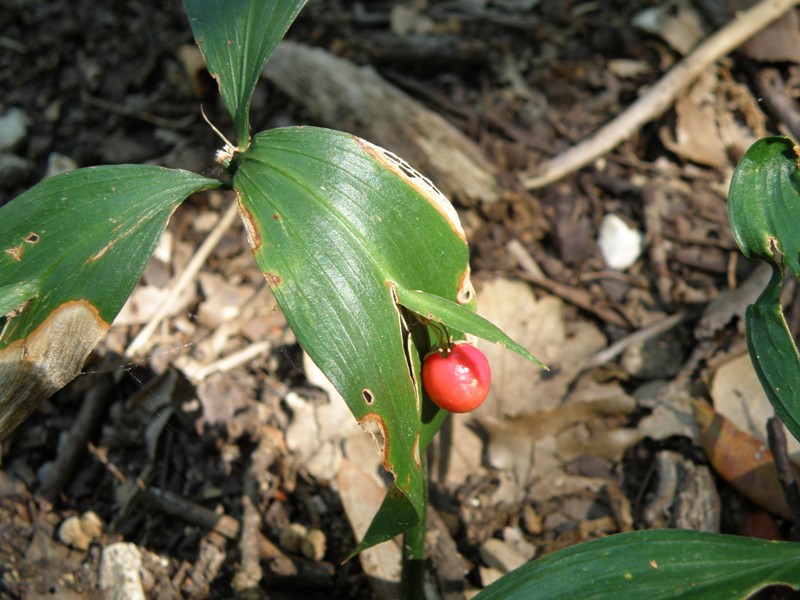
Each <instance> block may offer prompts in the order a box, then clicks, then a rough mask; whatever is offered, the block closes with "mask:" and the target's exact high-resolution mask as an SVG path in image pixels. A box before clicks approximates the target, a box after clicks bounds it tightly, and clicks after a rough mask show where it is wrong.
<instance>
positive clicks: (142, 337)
mask: <svg viewBox="0 0 800 600" xmlns="http://www.w3.org/2000/svg"><path fill="white" fill-rule="evenodd" d="M238 212H239V210H238V207H237V205H236V204H231V205H230V207H228V211H227V212H226V213H225V214H224V215H222V217H221V218H220V220H219V221H217V224H216V225H215V226H214V229H213V230H212V231H211V233H209V234H208V237H207V238H206V239H205V240H203V243H202V244H201V245H200V247H199V248H198V249H197V252H195V254H194V256H192V259H191V260H190V261H189V263H188V264H187V265H186V268H185V269H184V270H183V272H182V273H181V274H180V275H179V276H178V278H177V279H176V280H175V283H174V284H173V285H172V287H171V288H170V290H169V293H168V294H167V296H166V298H164V300H163V302H162V303H161V306H159V307H158V310H157V311H156V313H155V314H154V315H153V317H152V318H151V319H150V322H149V323H147V325H145V326H144V328H143V329H142V330H141V331H140V332H139V335H137V336H136V337H135V338H134V340H133V341H132V342H131V343H130V345H129V346H128V348H127V349H126V350H125V354H126V355H127V356H130V357H133V356H135V355H136V353H138V352H141V351H142V350H144V348H145V346H146V345H147V343H148V341H149V340H150V337H151V336H152V335H153V332H155V330H156V328H157V327H158V326H159V325H160V324H161V321H163V320H164V318H165V317H166V316H167V314H169V311H170V310H171V308H172V305H173V303H174V302H175V301H176V300H177V299H178V298H179V297H180V296H181V294H183V292H184V290H185V289H186V288H187V287H188V286H189V285H191V284H192V282H194V280H195V277H197V273H198V272H199V271H200V269H201V268H202V266H203V265H204V264H205V262H206V259H207V258H208V257H209V255H210V254H211V253H212V252H213V251H214V248H216V247H217V244H219V242H220V240H221V239H222V236H223V235H225V232H226V231H227V230H228V228H229V227H230V226H231V225H232V224H233V222H234V220H235V219H236V215H237V213H238Z"/></svg>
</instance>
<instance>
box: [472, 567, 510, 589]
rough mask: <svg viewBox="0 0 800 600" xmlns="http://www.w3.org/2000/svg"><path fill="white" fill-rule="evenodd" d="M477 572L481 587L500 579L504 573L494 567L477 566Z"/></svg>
mask: <svg viewBox="0 0 800 600" xmlns="http://www.w3.org/2000/svg"><path fill="white" fill-rule="evenodd" d="M478 572H479V573H480V574H481V583H482V584H483V587H486V586H487V585H490V584H492V583H494V582H495V581H497V580H498V579H500V578H501V577H502V576H503V575H505V573H503V571H501V570H500V569H495V568H494V567H484V566H480V567H478Z"/></svg>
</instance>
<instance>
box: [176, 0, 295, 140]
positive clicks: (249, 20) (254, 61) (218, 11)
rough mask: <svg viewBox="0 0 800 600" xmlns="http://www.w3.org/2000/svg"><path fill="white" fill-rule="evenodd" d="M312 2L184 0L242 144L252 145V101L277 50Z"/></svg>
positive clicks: (197, 39) (199, 44)
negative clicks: (270, 59)
mask: <svg viewBox="0 0 800 600" xmlns="http://www.w3.org/2000/svg"><path fill="white" fill-rule="evenodd" d="M305 3H306V0H268V1H267V0H224V1H221V0H184V2H183V5H184V9H185V10H186V14H187V15H188V16H189V23H190V25H191V27H192V32H193V33H194V37H195V40H196V41H197V45H198V46H199V47H200V50H201V51H202V53H203V56H204V57H205V59H206V65H207V67H208V72H209V73H210V74H211V76H212V77H214V79H216V80H217V82H218V83H219V88H220V93H221V94H222V100H223V102H225V106H226V107H227V109H228V112H229V113H230V115H231V117H232V118H233V122H234V125H235V127H236V136H237V143H238V145H239V147H240V148H245V147H247V144H248V142H249V140H250V124H249V113H250V98H251V97H252V95H253V91H254V90H255V88H256V83H257V82H258V78H259V77H260V76H261V72H262V71H263V70H264V66H265V65H266V64H267V61H268V60H269V57H270V56H271V55H272V52H273V51H274V50H275V46H277V45H278V42H280V41H281V39H283V36H284V35H285V34H286V31H287V30H288V29H289V26H290V25H291V24H292V22H293V21H294V19H295V17H297V13H299V12H300V9H301V8H303V6H304V5H305Z"/></svg>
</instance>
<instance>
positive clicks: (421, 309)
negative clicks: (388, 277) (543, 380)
mask: <svg viewBox="0 0 800 600" xmlns="http://www.w3.org/2000/svg"><path fill="white" fill-rule="evenodd" d="M396 292H397V299H398V302H399V303H400V305H402V306H404V307H406V308H407V309H409V310H411V311H413V312H414V313H416V314H418V315H419V316H421V317H422V318H424V319H427V320H429V321H436V322H437V323H442V324H443V325H445V326H447V327H448V328H451V329H456V330H458V331H462V332H464V333H468V334H471V335H474V336H476V337H479V338H481V339H482V340H486V341H487V342H493V343H495V344H500V345H501V346H504V347H506V348H508V349H509V350H512V351H513V352H516V353H517V354H519V355H520V356H523V357H525V358H527V359H528V360H530V361H531V362H533V363H535V364H537V365H539V366H540V367H542V368H545V369H546V368H547V367H546V366H545V365H544V364H543V363H542V362H541V361H540V360H539V359H538V358H536V357H535V356H534V355H533V354H531V353H530V352H528V350H526V349H525V348H523V347H522V346H520V345H519V344H518V343H516V342H515V341H514V340H512V339H511V338H510V337H508V336H507V335H506V334H505V333H504V332H503V331H502V330H501V329H500V328H498V327H497V326H496V325H495V324H494V323H491V322H490V321H487V320H486V319H484V318H483V317H481V316H480V315H477V314H475V313H474V312H472V311H470V310H469V309H467V308H465V307H463V306H461V305H459V304H457V303H455V302H452V301H450V300H447V299H446V298H442V297H440V296H436V295H434V294H429V293H428V292H424V291H422V290H406V289H403V288H400V287H398V288H397V290H396Z"/></svg>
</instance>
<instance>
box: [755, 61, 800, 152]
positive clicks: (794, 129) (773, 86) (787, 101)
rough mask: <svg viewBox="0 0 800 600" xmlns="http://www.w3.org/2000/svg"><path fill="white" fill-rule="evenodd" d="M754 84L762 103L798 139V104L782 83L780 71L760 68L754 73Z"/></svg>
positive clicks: (799, 138) (799, 126)
mask: <svg viewBox="0 0 800 600" xmlns="http://www.w3.org/2000/svg"><path fill="white" fill-rule="evenodd" d="M755 79H756V86H757V87H758V93H759V95H760V96H761V97H762V98H764V103H765V104H766V105H767V108H769V109H770V110H771V111H772V112H773V113H774V114H775V115H777V117H778V118H779V119H780V120H781V121H782V122H783V124H784V125H786V128H787V129H788V130H789V133H791V134H792V136H794V139H796V140H800V106H798V104H797V101H796V100H795V99H794V98H792V97H791V96H790V95H789V94H788V92H787V90H786V85H785V84H784V81H783V78H782V77H781V74H780V71H778V70H777V69H773V68H768V69H761V70H760V71H758V73H756V78H755Z"/></svg>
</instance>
